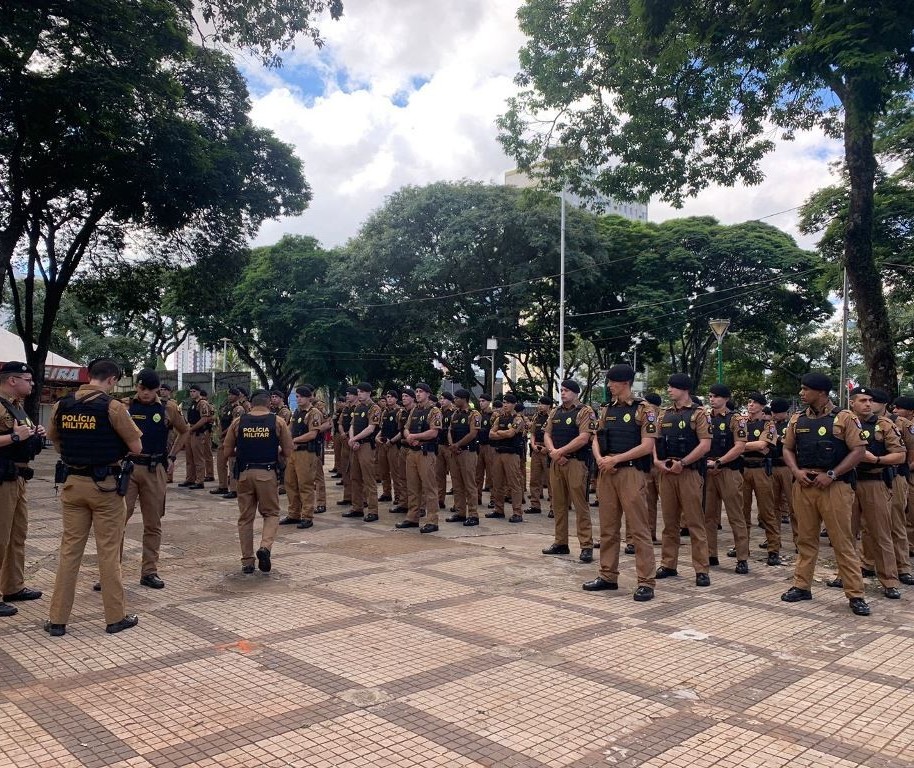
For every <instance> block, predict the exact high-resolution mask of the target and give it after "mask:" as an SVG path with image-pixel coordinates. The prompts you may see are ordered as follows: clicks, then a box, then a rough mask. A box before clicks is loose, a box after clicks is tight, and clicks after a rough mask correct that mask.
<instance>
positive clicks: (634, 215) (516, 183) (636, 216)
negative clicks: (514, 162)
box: [505, 168, 647, 221]
mask: <svg viewBox="0 0 914 768" xmlns="http://www.w3.org/2000/svg"><path fill="white" fill-rule="evenodd" d="M537 184H538V182H537V180H536V179H532V178H530V176H528V175H527V174H526V173H525V172H524V171H521V170H519V169H517V168H515V169H514V170H513V171H507V172H506V173H505V186H508V187H517V188H518V189H532V188H535V187H536V186H537ZM565 200H566V202H568V204H569V205H573V206H574V207H575V208H583V209H585V210H596V211H599V212H600V213H607V214H609V213H614V214H616V215H617V216H624V217H625V218H626V219H631V220H632V221H647V203H631V202H625V201H620V200H616V199H615V198H612V197H607V196H602V195H601V196H600V197H598V198H596V200H587V199H584V198H583V197H581V196H580V195H575V194H572V193H570V192H569V193H566V195H565Z"/></svg>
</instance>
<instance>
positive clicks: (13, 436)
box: [10, 432, 22, 443]
mask: <svg viewBox="0 0 914 768" xmlns="http://www.w3.org/2000/svg"><path fill="white" fill-rule="evenodd" d="M21 439H22V438H21V437H19V435H18V434H17V433H15V432H10V440H11V441H12V442H14V443H18V442H19V441H20V440H21Z"/></svg>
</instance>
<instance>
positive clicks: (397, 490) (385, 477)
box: [377, 389, 403, 506]
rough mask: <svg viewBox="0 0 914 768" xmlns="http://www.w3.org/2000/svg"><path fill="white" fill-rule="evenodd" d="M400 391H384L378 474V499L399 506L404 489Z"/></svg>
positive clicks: (378, 440) (379, 434) (378, 449)
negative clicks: (400, 467)
mask: <svg viewBox="0 0 914 768" xmlns="http://www.w3.org/2000/svg"><path fill="white" fill-rule="evenodd" d="M399 399H400V393H399V392H397V391H396V390H394V389H388V390H387V391H386V392H385V393H384V407H383V408H382V409H381V429H380V431H379V432H378V439H377V445H378V448H377V457H378V474H379V475H380V476H381V495H380V496H379V497H378V501H392V502H393V503H394V505H395V506H399V505H400V503H401V502H402V501H403V497H402V489H401V487H400V481H399V478H398V476H397V475H398V471H397V470H398V466H397V456H398V455H399V452H400V448H399V445H398V433H397V425H398V422H399V416H400V405H399V402H398V401H399Z"/></svg>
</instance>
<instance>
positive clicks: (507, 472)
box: [486, 392, 526, 523]
mask: <svg viewBox="0 0 914 768" xmlns="http://www.w3.org/2000/svg"><path fill="white" fill-rule="evenodd" d="M515 405H517V396H516V395H515V394H514V393H513V392H509V393H508V394H506V395H505V397H504V402H503V405H502V408H501V411H499V412H498V413H496V414H495V415H494V416H493V418H492V426H491V428H490V430H489V443H490V444H491V445H492V447H493V449H494V450H495V461H494V462H493V468H494V470H495V472H494V474H493V482H492V501H493V502H494V503H495V507H494V509H493V510H492V511H491V512H488V513H486V517H488V518H503V517H505V496H506V495H510V496H511V509H512V514H511V517H509V518H508V522H509V523H522V522H524V507H523V500H524V491H523V482H522V479H521V457H522V454H523V450H524V442H525V434H526V425H525V424H524V418H523V416H521V415H519V414H518V413H517V411H516V409H515V407H514V406H515Z"/></svg>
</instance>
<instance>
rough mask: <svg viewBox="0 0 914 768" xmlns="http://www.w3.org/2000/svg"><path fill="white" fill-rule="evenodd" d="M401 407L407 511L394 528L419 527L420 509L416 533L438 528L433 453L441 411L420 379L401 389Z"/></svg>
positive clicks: (426, 385)
mask: <svg viewBox="0 0 914 768" xmlns="http://www.w3.org/2000/svg"><path fill="white" fill-rule="evenodd" d="M401 397H402V400H403V408H404V409H405V410H406V411H407V417H406V426H405V427H404V429H403V439H404V440H405V442H406V445H407V447H408V449H409V453H408V454H407V456H406V494H407V504H408V505H409V510H408V511H407V513H406V519H405V520H401V521H400V522H399V523H397V525H396V527H397V528H419V514H420V512H419V511H420V508H422V507H424V508H425V512H426V518H425V519H426V523H425V525H423V526H422V527H421V528H419V533H435V531H437V530H438V490H437V488H436V487H435V454H436V452H437V451H438V433H439V432H440V431H441V411H440V410H439V409H438V407H437V406H436V405H435V403H434V401H433V400H432V388H431V387H430V386H429V385H428V384H426V383H425V382H424V381H420V382H419V383H418V384H416V388H415V389H414V390H413V389H409V388H404V389H403V394H402V396H401Z"/></svg>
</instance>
